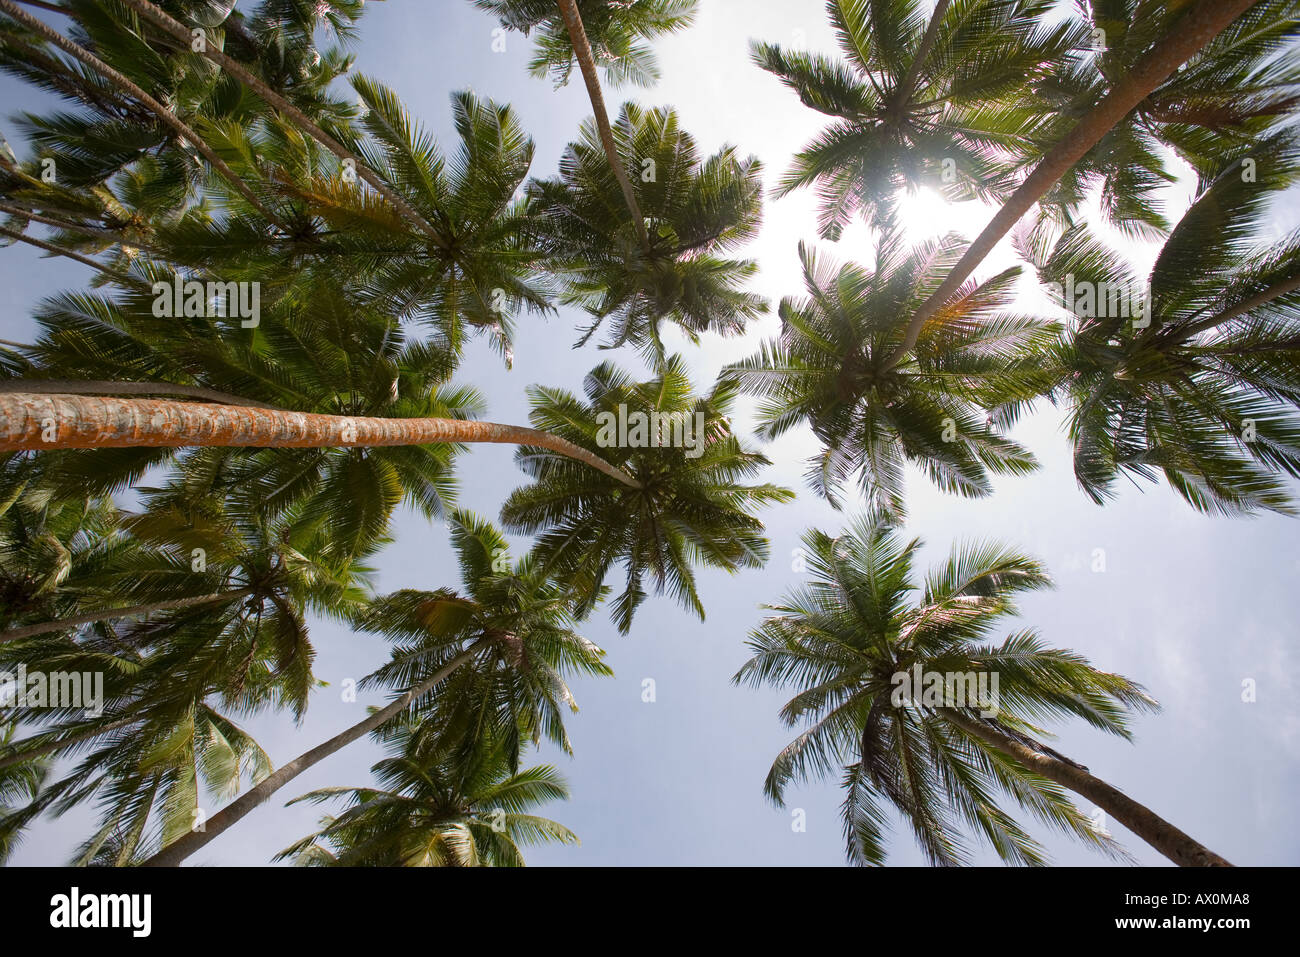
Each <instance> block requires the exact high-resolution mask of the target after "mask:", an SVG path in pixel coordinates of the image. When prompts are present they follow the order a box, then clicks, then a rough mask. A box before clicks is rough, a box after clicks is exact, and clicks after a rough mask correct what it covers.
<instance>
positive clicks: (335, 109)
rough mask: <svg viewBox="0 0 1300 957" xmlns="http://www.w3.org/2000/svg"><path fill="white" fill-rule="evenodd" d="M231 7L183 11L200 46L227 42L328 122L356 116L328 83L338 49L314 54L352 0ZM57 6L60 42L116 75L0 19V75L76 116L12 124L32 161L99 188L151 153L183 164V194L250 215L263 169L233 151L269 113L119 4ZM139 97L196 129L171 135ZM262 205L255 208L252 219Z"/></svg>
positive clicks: (263, 181) (269, 188) (187, 48)
mask: <svg viewBox="0 0 1300 957" xmlns="http://www.w3.org/2000/svg"><path fill="white" fill-rule="evenodd" d="M230 6H231V5H228V4H227V5H222V4H206V3H201V4H190V5H189V9H188V10H186V11H184V12H183V13H182V14H181V15H182V16H183V17H184V18H185V19H186V20H187V21H189V23H190V24H191V25H192V26H194V27H196V28H201V29H202V30H203V31H204V38H205V42H207V43H211V44H214V45H218V46H223V47H225V48H226V49H227V51H228V55H230V56H232V57H235V58H237V59H239V60H240V62H242V63H244V64H246V65H247V67H248V68H249V69H250V70H252V71H253V72H254V73H255V74H258V75H259V76H260V77H261V78H262V81H263V82H265V83H266V84H267V86H269V87H270V88H271V89H273V90H275V91H276V92H277V93H278V94H280V95H281V96H283V97H285V98H287V99H288V100H289V101H291V102H292V103H294V104H295V107H296V108H298V109H300V110H302V111H303V112H304V113H306V114H308V115H311V116H313V117H315V118H316V119H317V120H319V121H320V122H321V123H323V124H325V125H326V126H329V127H332V128H336V129H337V128H346V127H347V126H348V124H350V123H351V121H352V119H353V118H354V116H355V109H354V108H353V107H352V106H351V105H348V104H345V103H344V102H343V101H341V100H339V99H337V98H336V97H335V95H334V94H333V93H331V92H330V89H329V88H330V85H331V83H332V82H333V81H334V80H335V79H336V78H337V77H339V76H341V75H342V74H344V73H346V72H347V71H348V69H349V68H350V66H351V58H350V57H349V56H348V55H347V54H346V53H345V52H344V51H343V49H342V48H341V47H339V46H331V47H328V48H327V49H325V51H324V53H323V54H322V51H321V50H320V49H318V48H317V45H316V42H315V34H316V32H317V28H318V27H320V26H322V25H326V26H328V27H330V28H331V30H332V32H334V33H336V34H337V35H338V36H340V37H342V38H343V39H345V40H347V39H349V38H350V36H351V34H352V30H351V25H352V21H354V20H355V19H356V18H357V16H359V14H360V10H361V3H360V2H359V0H330V2H323V3H317V4H311V3H296V2H295V3H284V2H280V0H268V2H266V3H263V4H261V5H260V7H259V8H257V9H256V10H254V11H252V12H251V13H249V15H248V16H247V17H245V16H244V15H242V14H239V13H235V14H234V15H231V14H232V11H231V9H230ZM60 10H61V12H63V13H65V14H66V15H67V16H68V17H69V18H70V24H71V26H70V28H69V29H68V34H69V36H68V39H69V40H70V41H71V42H72V43H74V44H76V45H77V46H78V47H79V48H80V49H81V50H82V51H84V53H85V54H89V55H91V56H93V57H95V58H97V59H98V60H99V61H101V63H102V64H104V65H106V66H107V67H108V68H109V69H111V70H114V71H116V72H117V74H118V76H117V77H116V78H114V77H110V76H108V75H106V73H105V72H104V71H103V69H101V68H99V67H96V66H92V65H91V64H90V63H88V62H87V61H86V60H85V59H84V58H83V59H78V57H76V56H73V55H72V51H71V50H70V49H69V48H68V47H66V46H64V45H60V43H56V42H54V36H52V35H49V34H43V33H41V32H40V31H38V30H35V29H33V26H32V24H23V23H18V22H13V21H11V19H10V18H9V17H8V16H6V17H3V18H0V20H3V22H4V27H5V29H4V31H3V33H4V36H3V38H0V69H3V70H5V71H6V72H9V73H11V74H14V75H16V76H18V77H20V78H21V79H24V80H26V81H27V82H29V83H32V84H34V85H36V86H39V87H41V88H44V89H47V90H50V91H52V92H54V93H56V94H58V95H60V96H61V97H62V98H64V99H65V100H67V101H69V102H70V103H72V104H75V106H76V109H75V110H65V111H61V112H57V113H52V114H49V115H44V116H40V115H34V114H30V113H26V114H22V115H21V116H20V118H19V122H20V124H21V125H22V126H23V127H24V128H25V129H27V130H28V132H29V133H30V135H31V138H32V140H33V142H34V143H35V144H38V145H39V152H40V155H41V156H42V157H43V158H48V159H52V160H54V161H55V163H56V169H57V171H58V172H57V177H58V182H59V184H60V185H61V186H63V187H73V188H75V187H79V186H93V185H100V184H103V183H105V182H107V181H108V180H109V179H110V178H111V177H112V176H113V175H114V174H115V173H117V172H119V171H124V170H126V169H128V168H129V167H130V166H131V165H133V164H135V163H136V162H139V161H141V160H144V159H147V158H148V157H149V156H150V155H151V154H158V155H160V156H175V157H178V158H181V159H182V160H183V163H182V172H183V173H184V174H185V179H186V181H187V182H186V186H187V191H188V192H189V194H190V196H189V198H191V199H194V198H198V196H200V195H206V196H208V197H211V198H213V199H214V200H216V201H217V202H218V203H219V204H221V205H223V206H227V207H228V208H230V209H231V210H232V212H235V213H239V214H244V213H249V212H251V211H252V209H253V207H252V206H250V203H252V204H256V203H257V202H258V200H259V198H260V200H262V201H265V200H267V199H268V198H269V194H270V193H272V192H274V187H273V185H272V183H273V181H274V179H275V177H274V176H273V175H272V171H270V170H269V169H267V168H265V167H261V166H259V165H258V164H257V163H256V162H248V160H250V159H253V157H250V156H247V155H241V151H240V148H239V145H238V144H239V143H240V142H241V140H242V138H241V136H240V135H239V134H240V131H241V130H242V129H243V128H245V127H255V126H258V125H260V123H261V122H262V121H263V120H264V119H266V113H267V107H266V105H265V104H264V103H263V102H262V101H261V100H260V99H258V98H256V97H251V96H248V95H246V93H245V91H244V90H243V88H242V87H241V85H240V83H239V81H238V80H237V79H235V78H234V77H232V76H230V75H229V74H228V73H226V72H224V71H222V70H219V69H216V68H214V66H213V64H212V63H210V62H209V61H208V60H206V59H205V58H204V57H203V56H202V55H200V54H199V53H198V52H196V51H195V50H194V49H193V48H192V47H191V41H190V39H189V38H188V37H187V38H186V42H185V43H183V44H182V43H179V42H178V41H177V38H175V37H172V36H169V35H167V34H166V33H163V32H159V31H158V30H156V29H154V28H153V27H152V25H151V24H150V23H149V22H148V21H146V20H143V19H142V18H140V17H138V16H136V15H135V14H134V13H133V12H132V11H129V10H127V9H126V8H125V7H124V6H122V5H112V4H103V3H96V2H93V0H69V2H68V3H65V4H60ZM123 78H124V79H125V80H126V81H127V82H128V83H131V84H134V86H135V90H134V91H133V90H128V89H126V88H124V87H123V85H122V82H121V80H122V79H123ZM143 97H152V98H153V99H154V100H155V101H156V103H160V104H162V105H163V107H164V108H165V109H166V110H167V111H169V112H170V113H171V114H172V115H173V116H174V117H175V118H176V119H178V120H180V121H181V122H182V123H184V124H185V125H186V126H187V127H188V128H189V129H190V130H191V131H193V133H194V140H195V141H192V142H187V141H186V137H183V136H179V135H178V130H177V128H176V127H175V126H174V125H173V124H171V123H170V122H168V121H167V120H166V119H165V118H164V117H163V116H161V115H159V113H158V111H157V109H156V107H154V106H151V105H150V104H148V103H147V102H145V100H144V98H143ZM232 135H233V143H232V139H231V138H232ZM209 147H212V150H210V151H209V150H208V148H209ZM196 150H197V151H198V152H199V153H203V159H207V160H208V165H209V168H212V167H213V163H212V159H213V157H218V156H219V157H220V159H221V160H222V161H224V162H228V163H230V164H232V165H233V166H235V167H238V170H237V176H236V178H235V179H234V180H232V179H231V178H230V177H229V176H228V173H229V172H230V171H229V170H215V169H214V170H213V171H214V172H220V173H221V175H220V176H208V175H206V171H205V168H204V164H203V161H202V159H201V158H200V157H199V156H198V155H197V153H196ZM196 161H197V162H196ZM223 179H224V180H225V182H224V185H222V180H223ZM241 181H243V182H241ZM232 186H233V187H234V189H233V190H232V189H231V187H232ZM250 187H251V188H250ZM241 197H242V198H241ZM271 205H272V206H274V205H275V203H274V202H272V203H271ZM267 209H268V207H266V206H262V207H261V208H260V209H259V210H258V212H265V211H267Z"/></svg>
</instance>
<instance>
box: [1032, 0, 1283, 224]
mask: <svg viewBox="0 0 1300 957" xmlns="http://www.w3.org/2000/svg"><path fill="white" fill-rule="evenodd" d="M1079 6H1080V7H1081V8H1082V10H1083V14H1084V16H1085V17H1086V18H1087V26H1088V28H1089V32H1090V33H1091V34H1092V38H1091V41H1090V42H1089V43H1088V44H1087V45H1086V46H1085V47H1084V48H1083V49H1081V50H1078V51H1077V52H1076V54H1075V55H1074V56H1073V57H1071V58H1070V60H1069V61H1068V62H1066V63H1064V64H1063V65H1062V67H1061V68H1060V69H1059V70H1057V71H1055V72H1053V73H1052V74H1051V75H1049V76H1047V77H1042V78H1039V79H1038V80H1037V82H1036V83H1035V95H1036V96H1037V97H1039V98H1040V99H1041V100H1042V101H1043V103H1044V105H1045V108H1046V112H1045V117H1046V122H1044V123H1043V124H1042V125H1041V126H1040V127H1039V128H1038V129H1037V130H1036V131H1035V133H1034V137H1033V138H1034V140H1035V142H1036V143H1038V144H1039V147H1040V149H1041V150H1044V151H1045V150H1046V149H1048V148H1050V147H1051V145H1052V144H1054V143H1056V142H1057V141H1058V140H1060V139H1061V138H1062V137H1063V136H1064V135H1065V133H1066V132H1067V131H1068V130H1069V129H1070V127H1071V126H1073V124H1074V123H1076V122H1077V121H1078V119H1079V117H1080V116H1082V115H1083V114H1084V113H1085V112H1086V111H1087V110H1088V109H1090V108H1091V107H1092V106H1093V105H1094V104H1095V103H1097V102H1098V101H1099V100H1100V99H1101V98H1102V97H1103V96H1105V95H1106V93H1107V92H1108V91H1109V90H1110V89H1111V88H1112V87H1113V86H1114V85H1115V84H1116V83H1118V82H1120V81H1121V80H1122V79H1123V78H1124V77H1125V76H1126V75H1127V74H1128V73H1129V72H1131V71H1132V70H1133V69H1134V68H1135V67H1136V66H1139V65H1140V64H1141V63H1142V62H1143V61H1144V60H1145V59H1146V58H1147V56H1148V55H1149V54H1150V51H1151V49H1152V48H1153V47H1154V46H1155V45H1156V44H1157V43H1158V42H1160V41H1161V40H1162V39H1163V38H1164V37H1166V36H1168V35H1170V34H1171V32H1172V31H1173V30H1174V29H1175V28H1176V25H1177V23H1178V20H1179V18H1180V17H1181V16H1182V15H1183V14H1184V13H1185V12H1186V9H1187V7H1188V6H1189V5H1188V4H1178V3H1168V2H1165V0H1092V2H1089V3H1082V2H1081V3H1079ZM1298 38H1300V8H1298V7H1297V5H1296V3H1295V2H1294V0H1263V2H1260V3H1256V4H1254V5H1253V6H1252V7H1251V8H1250V9H1249V10H1247V11H1246V12H1245V13H1243V14H1242V15H1241V16H1240V17H1238V18H1237V19H1236V20H1234V21H1233V22H1232V23H1231V24H1230V25H1229V26H1228V27H1227V28H1226V29H1225V30H1223V32H1221V33H1220V34H1218V35H1217V36H1216V37H1215V38H1214V39H1212V40H1211V41H1210V42H1209V43H1207V44H1206V45H1205V46H1204V47H1203V48H1202V49H1201V51H1200V52H1199V53H1198V54H1196V55H1195V56H1194V57H1192V58H1191V59H1190V60H1189V61H1188V62H1187V63H1186V64H1185V65H1184V66H1183V67H1182V68H1181V69H1179V70H1178V71H1177V72H1175V73H1174V74H1172V75H1171V76H1170V77H1169V78H1168V79H1167V80H1165V81H1164V82H1163V83H1161V84H1160V85H1159V86H1158V87H1157V88H1156V89H1155V90H1154V91H1152V93H1151V94H1150V95H1149V96H1147V97H1146V98H1145V99H1144V100H1142V102H1141V103H1139V104H1138V106H1137V107H1136V108H1135V109H1134V110H1132V111H1131V112H1130V113H1129V114H1128V115H1127V116H1126V117H1124V119H1123V120H1122V121H1121V122H1120V123H1119V124H1117V125H1116V126H1115V127H1113V128H1112V129H1111V130H1110V132H1109V133H1107V134H1106V136H1104V137H1103V138H1102V139H1101V141H1100V142H1098V143H1097V145H1096V146H1094V147H1093V148H1092V149H1091V150H1089V151H1088V153H1087V155H1086V156H1085V157H1084V158H1083V159H1082V160H1081V161H1080V162H1078V163H1077V164H1075V165H1074V166H1073V167H1071V168H1070V170H1069V171H1068V172H1067V173H1066V174H1065V175H1064V176H1063V177H1062V178H1061V179H1060V180H1059V181H1058V182H1057V184H1056V185H1055V186H1054V187H1053V188H1052V189H1051V190H1050V191H1049V192H1048V194H1047V195H1046V196H1045V197H1044V198H1043V200H1042V205H1041V209H1042V211H1044V212H1046V213H1047V214H1048V215H1049V216H1050V217H1051V218H1052V219H1054V220H1056V221H1057V222H1065V223H1069V222H1072V221H1073V220H1074V219H1075V218H1076V216H1077V214H1078V212H1079V210H1080V208H1081V207H1082V206H1083V204H1084V202H1085V200H1086V199H1087V198H1088V196H1089V193H1090V191H1091V190H1092V189H1093V188H1094V187H1098V186H1099V187H1100V192H1099V197H1100V203H1099V205H1100V209H1101V211H1102V214H1103V215H1104V216H1105V217H1106V219H1107V220H1109V221H1110V222H1111V223H1113V224H1114V225H1116V226H1117V227H1119V228H1121V229H1123V230H1125V231H1126V232H1129V233H1130V234H1134V235H1138V236H1148V237H1149V236H1153V235H1160V234H1163V233H1166V232H1168V230H1169V225H1170V224H1169V222H1168V220H1167V219H1166V217H1165V215H1164V213H1163V210H1162V208H1161V203H1160V202H1159V190H1160V189H1161V188H1162V187H1164V186H1166V185H1168V184H1169V183H1171V182H1173V181H1174V180H1175V179H1176V171H1175V170H1174V169H1173V168H1172V167H1171V165H1170V162H1169V160H1170V158H1171V156H1170V149H1172V150H1173V151H1174V152H1175V153H1176V154H1177V156H1178V157H1179V158H1181V159H1182V160H1184V161H1185V162H1187V163H1189V164H1190V165H1191V166H1192V167H1193V169H1195V170H1196V171H1197V173H1198V174H1200V175H1201V176H1202V177H1205V176H1211V177H1212V176H1214V175H1216V174H1217V172H1218V171H1219V168H1220V162H1221V160H1222V158H1223V157H1224V156H1226V155H1231V154H1234V153H1238V152H1240V151H1242V150H1243V149H1245V148H1248V147H1250V146H1252V145H1253V144H1255V143H1257V142H1258V140H1259V139H1260V137H1262V136H1264V135H1265V134H1267V132H1268V131H1269V129H1270V128H1271V127H1274V126H1276V125H1277V124H1278V123H1279V122H1281V121H1284V120H1285V119H1286V118H1287V117H1288V116H1290V115H1291V113H1292V112H1293V111H1294V108H1295V106H1296V104H1297V103H1300V63H1297V62H1296V57H1295V56H1294V45H1295V43H1296V40H1297V39H1298ZM1203 184H1204V180H1203Z"/></svg>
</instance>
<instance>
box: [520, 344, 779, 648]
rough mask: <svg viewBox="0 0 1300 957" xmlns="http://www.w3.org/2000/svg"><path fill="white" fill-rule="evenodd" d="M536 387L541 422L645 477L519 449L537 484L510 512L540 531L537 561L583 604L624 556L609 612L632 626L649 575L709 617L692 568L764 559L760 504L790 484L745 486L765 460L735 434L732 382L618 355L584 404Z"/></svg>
mask: <svg viewBox="0 0 1300 957" xmlns="http://www.w3.org/2000/svg"><path fill="white" fill-rule="evenodd" d="M530 393H531V397H532V403H533V410H532V412H531V414H530V419H531V421H532V424H533V425H534V426H535V427H537V428H539V429H545V430H547V431H549V432H552V433H554V434H557V435H560V436H562V437H564V438H566V439H568V440H569V441H571V442H574V443H576V444H577V445H580V446H582V447H583V448H588V449H591V450H593V451H597V450H598V451H599V454H600V455H602V456H604V457H606V458H607V459H608V460H609V461H610V462H611V463H614V464H616V465H617V466H618V467H619V468H621V469H622V470H623V471H624V472H626V473H627V474H629V475H631V476H632V477H633V478H634V479H635V480H636V482H637V487H635V488H632V487H628V486H627V485H624V484H622V483H620V482H618V481H617V480H615V479H612V478H610V477H609V476H606V475H604V474H603V473H599V472H595V470H593V469H586V468H571V467H570V466H569V464H568V463H566V462H565V461H563V460H562V459H561V458H560V457H558V456H555V455H554V454H552V453H550V452H546V451H545V450H540V449H531V448H521V449H520V450H519V451H518V452H517V453H516V456H515V458H516V461H517V462H518V463H519V465H520V467H521V468H523V469H524V471H525V472H527V473H528V475H529V476H531V478H532V480H533V481H532V483H531V484H529V485H526V486H524V487H522V488H519V489H517V490H516V491H515V492H514V493H512V494H511V496H510V497H509V499H507V500H506V503H505V505H504V506H502V510H501V518H502V521H503V522H504V523H505V525H506V527H507V528H508V529H511V530H514V531H519V532H521V533H524V534H529V535H532V534H537V535H538V538H537V543H536V546H535V548H534V554H535V555H536V557H537V560H538V561H539V562H540V563H541V564H542V565H543V566H544V567H546V568H548V569H553V570H554V573H555V574H556V575H559V576H561V577H562V578H563V579H564V580H566V581H570V582H572V583H573V586H574V588H575V590H576V592H577V594H578V597H579V601H580V608H581V609H582V610H583V611H584V612H585V611H587V610H590V609H591V608H592V607H594V606H595V604H596V603H597V601H599V599H600V597H601V595H602V591H601V588H602V583H603V582H604V581H605V578H606V576H607V575H608V574H609V573H610V571H611V570H612V569H613V567H614V566H615V564H621V565H622V567H623V569H624V572H625V573H626V580H625V581H626V583H625V586H624V588H623V591H622V592H621V593H620V594H619V596H618V597H617V598H616V599H615V601H614V606H613V609H612V614H613V618H614V620H615V621H616V622H617V623H618V626H619V628H620V630H622V631H623V632H624V633H626V632H628V631H629V630H630V628H631V626H632V618H633V615H634V614H635V612H636V609H637V607H638V606H639V605H640V604H641V602H643V601H644V600H645V598H646V594H647V593H646V590H645V586H646V578H647V577H649V578H650V579H651V580H652V581H653V583H654V586H655V589H656V591H658V592H660V593H662V592H664V591H668V592H669V593H671V594H672V595H673V596H674V597H675V598H677V600H678V601H679V602H680V603H681V604H682V605H683V606H685V607H687V608H690V609H692V610H693V611H695V612H696V613H697V614H698V615H700V617H701V618H703V616H704V606H703V604H702V603H701V601H700V598H699V595H698V593H697V592H696V587H695V570H694V569H695V567H697V566H708V567H714V568H721V569H724V570H726V571H729V572H735V571H737V570H739V569H741V568H753V567H759V566H761V565H762V564H763V563H764V562H765V561H766V559H767V554H768V544H767V539H766V538H764V537H763V534H762V532H763V523H762V522H761V521H760V520H759V519H758V518H757V517H756V516H755V515H754V514H753V512H754V510H756V509H758V508H760V507H762V506H764V505H766V504H769V503H776V502H788V501H790V500H791V499H793V498H794V493H793V492H791V491H789V490H788V489H783V488H780V487H778V486H774V485H769V484H763V485H750V484H744V481H743V480H745V479H748V478H751V477H753V476H754V475H756V474H757V473H758V472H759V471H760V470H761V469H762V468H763V467H764V466H765V465H768V464H769V463H768V460H767V458H766V457H764V456H763V455H761V454H759V453H758V452H753V451H750V450H748V449H747V448H746V447H745V446H744V445H743V444H742V443H741V441H740V440H739V439H738V438H737V437H736V436H735V435H734V434H733V433H732V430H731V425H730V421H729V419H728V415H729V413H730V411H731V407H732V403H733V402H734V399H735V392H734V389H732V388H731V387H729V386H727V385H725V384H718V385H715V386H714V388H713V389H712V391H710V392H709V393H708V394H706V395H701V396H696V395H693V394H692V392H691V384H690V380H689V379H688V377H687V375H686V371H685V365H684V363H683V362H682V360H681V359H680V358H679V357H676V356H672V357H669V358H668V360H667V361H666V362H665V365H664V366H663V368H662V369H661V370H660V371H659V373H658V374H657V375H656V376H655V377H654V378H653V379H651V380H650V381H648V382H636V381H634V380H633V379H632V377H631V376H629V375H628V374H626V373H625V372H622V371H620V370H619V369H618V368H616V367H615V366H614V365H612V364H610V363H604V364H602V365H600V366H597V367H596V368H595V369H593V370H592V371H591V372H590V373H589V374H588V376H587V380H586V383H585V401H584V399H582V398H579V397H577V396H575V395H573V394H571V393H569V392H566V391H564V390H561V389H551V388H540V387H534V388H532V389H531V390H530ZM620 421H621V422H623V423H624V426H619V422H620ZM638 422H640V423H643V424H644V428H641V427H640V426H638V425H637V423H638ZM620 433H621V434H620ZM651 443H653V444H651Z"/></svg>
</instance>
